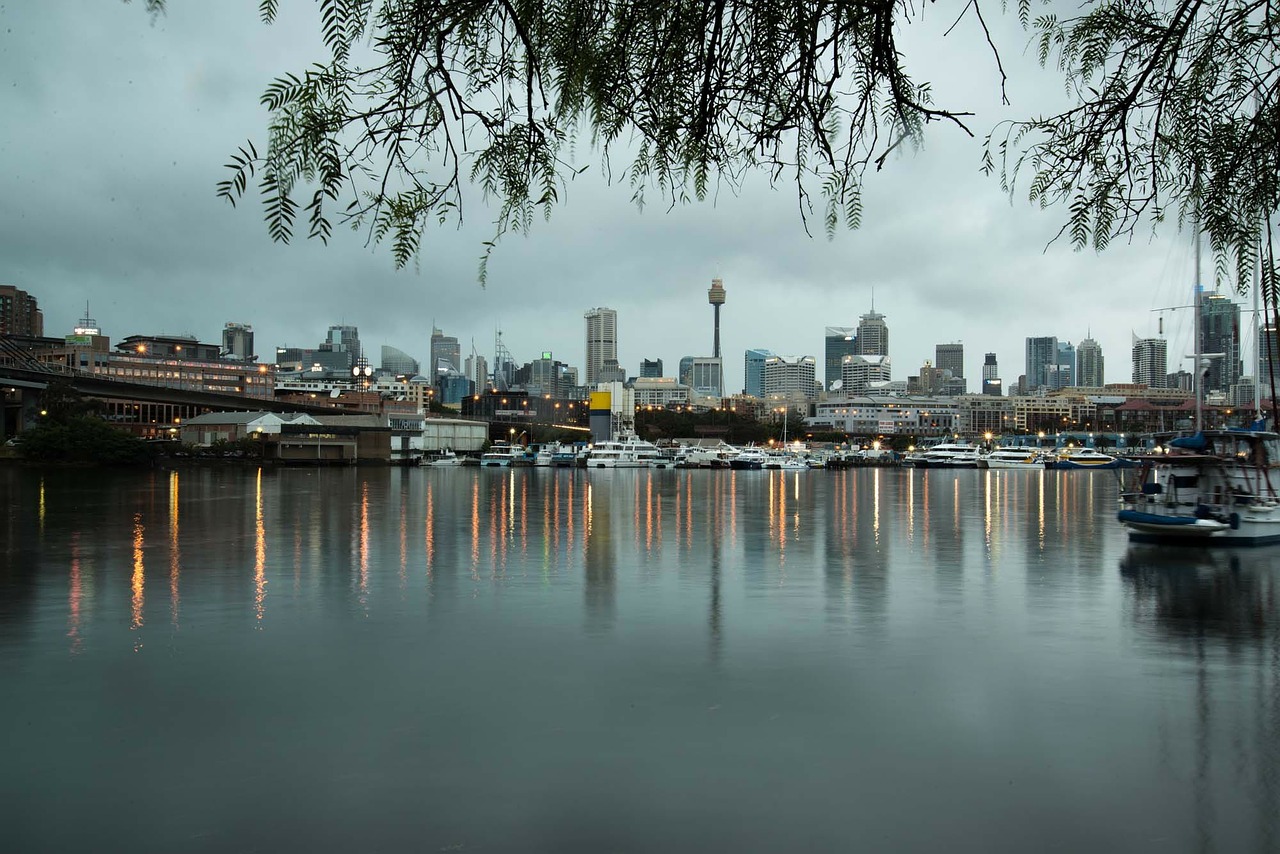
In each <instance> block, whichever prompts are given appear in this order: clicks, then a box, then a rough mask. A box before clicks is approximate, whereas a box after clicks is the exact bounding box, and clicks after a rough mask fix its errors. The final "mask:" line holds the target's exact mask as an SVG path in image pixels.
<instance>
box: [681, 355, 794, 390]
mask: <svg viewBox="0 0 1280 854" xmlns="http://www.w3.org/2000/svg"><path fill="white" fill-rule="evenodd" d="M773 355H774V352H773V351H772V350H765V349H763V348H760V347H757V348H755V349H752V350H748V351H747V354H746V359H745V360H744V361H745V365H744V374H743V376H744V384H743V387H742V391H743V393H744V394H748V395H750V396H751V397H764V363H765V361H766V360H767V359H769V358H770V357H771V356H773ZM681 362H682V364H683V360H681Z"/></svg>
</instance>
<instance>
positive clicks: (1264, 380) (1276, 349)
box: [1258, 324, 1280, 400]
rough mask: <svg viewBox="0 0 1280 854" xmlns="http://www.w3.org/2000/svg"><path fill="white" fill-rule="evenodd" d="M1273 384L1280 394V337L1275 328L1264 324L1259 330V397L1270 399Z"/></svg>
mask: <svg viewBox="0 0 1280 854" xmlns="http://www.w3.org/2000/svg"><path fill="white" fill-rule="evenodd" d="M1273 384H1275V385H1276V391H1278V392H1280V337H1277V336H1276V328H1275V327H1274V326H1271V325H1270V324H1263V326H1262V328H1261V329H1259V330H1258V385H1259V386H1261V389H1260V391H1259V392H1258V396H1259V397H1261V398H1262V399H1263V400H1267V399H1269V398H1270V397H1271V388H1272V385H1273Z"/></svg>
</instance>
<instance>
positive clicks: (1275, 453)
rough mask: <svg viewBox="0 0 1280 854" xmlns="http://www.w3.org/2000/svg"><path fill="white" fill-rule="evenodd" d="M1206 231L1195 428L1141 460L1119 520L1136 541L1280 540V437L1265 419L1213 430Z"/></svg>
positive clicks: (1220, 542) (1168, 439) (1231, 543)
mask: <svg viewBox="0 0 1280 854" xmlns="http://www.w3.org/2000/svg"><path fill="white" fill-rule="evenodd" d="M1200 304H1201V302H1200V236H1199V234H1198V233H1197V235H1196V286H1195V311H1196V320H1195V324H1194V329H1195V332H1194V338H1195V356H1194V358H1195V366H1194V367H1195V372H1194V379H1193V388H1194V393H1195V398H1196V400H1195V403H1196V419H1195V430H1194V432H1192V433H1190V434H1185V435H1172V434H1171V435H1168V436H1165V437H1162V438H1164V440H1165V441H1164V443H1163V444H1162V445H1161V446H1159V447H1157V448H1156V449H1155V451H1156V452H1155V453H1152V454H1148V455H1145V456H1142V457H1139V458H1138V460H1137V462H1138V468H1137V469H1136V470H1134V471H1135V476H1134V478H1133V479H1132V480H1131V481H1130V482H1129V483H1127V484H1126V486H1125V487H1124V488H1123V489H1122V491H1121V494H1120V510H1119V512H1118V514H1117V519H1118V520H1119V522H1120V523H1121V524H1122V525H1124V526H1125V527H1126V528H1128V530H1129V539H1130V540H1131V541H1133V542H1147V543H1164V544H1182V543H1193V544H1196V545H1207V546H1218V545H1223V546H1241V545H1243V546H1254V545H1266V544H1269V543H1280V492H1278V487H1280V434H1277V433H1274V432H1270V431H1267V430H1265V429H1264V427H1265V422H1264V421H1263V420H1262V419H1259V420H1258V421H1257V422H1255V423H1254V424H1253V425H1252V426H1251V427H1250V428H1249V429H1244V430H1240V429H1225V428H1220V429H1205V428H1204V426H1203V407H1202V399H1203V378H1204V375H1205V373H1206V371H1207V367H1206V366H1207V364H1208V363H1207V360H1206V359H1205V358H1204V354H1203V353H1201V348H1200Z"/></svg>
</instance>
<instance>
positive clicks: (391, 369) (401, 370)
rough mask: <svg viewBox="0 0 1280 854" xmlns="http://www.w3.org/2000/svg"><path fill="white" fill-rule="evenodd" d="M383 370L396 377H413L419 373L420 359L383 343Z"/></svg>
mask: <svg viewBox="0 0 1280 854" xmlns="http://www.w3.org/2000/svg"><path fill="white" fill-rule="evenodd" d="M381 367H382V370H383V371H385V372H387V373H389V374H391V375H392V376H396V377H412V376H416V375H417V374H418V360H417V359H415V358H413V357H412V356H410V355H409V354H408V353H406V352H405V351H403V350H400V349H398V348H396V347H391V346H388V345H386V344H383V345H382V365H381Z"/></svg>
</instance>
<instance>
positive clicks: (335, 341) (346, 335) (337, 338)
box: [320, 325, 364, 368]
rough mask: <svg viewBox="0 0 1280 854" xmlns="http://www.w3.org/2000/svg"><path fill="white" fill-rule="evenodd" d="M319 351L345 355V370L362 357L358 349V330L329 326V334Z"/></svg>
mask: <svg viewBox="0 0 1280 854" xmlns="http://www.w3.org/2000/svg"><path fill="white" fill-rule="evenodd" d="M320 349H321V350H326V351H329V352H333V353H345V354H346V362H347V365H346V367H347V368H350V367H352V366H353V365H355V364H356V362H359V361H360V357H361V356H362V355H364V353H363V351H361V349H360V330H359V329H357V328H356V327H354V326H345V325H340V326H330V327H329V334H328V336H327V337H326V338H325V341H324V343H323V344H321V345H320Z"/></svg>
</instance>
